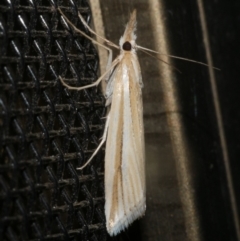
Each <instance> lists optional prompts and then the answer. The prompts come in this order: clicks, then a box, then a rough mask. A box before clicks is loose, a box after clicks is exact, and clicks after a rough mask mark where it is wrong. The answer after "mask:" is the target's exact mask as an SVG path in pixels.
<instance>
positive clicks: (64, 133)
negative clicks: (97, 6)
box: [0, 0, 106, 240]
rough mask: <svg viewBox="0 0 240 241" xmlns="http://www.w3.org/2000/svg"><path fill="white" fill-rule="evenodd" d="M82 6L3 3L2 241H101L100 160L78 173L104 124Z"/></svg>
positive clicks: (20, 0) (34, 0)
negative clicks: (83, 87) (76, 88)
mask: <svg viewBox="0 0 240 241" xmlns="http://www.w3.org/2000/svg"><path fill="white" fill-rule="evenodd" d="M58 6H59V7H61V9H62V11H63V12H64V13H65V14H66V15H67V16H68V17H69V18H70V19H71V21H73V23H74V24H75V25H76V26H77V27H78V28H80V29H82V30H84V31H86V29H84V27H83V26H82V25H81V22H80V20H79V19H78V17H77V11H78V10H79V11H80V12H81V13H82V15H83V16H84V17H85V19H86V21H87V22H90V18H91V15H90V8H89V5H88V3H87V1H85V0H78V1H77V0H71V1H57V0H16V1H14V0H1V2H0V28H1V32H0V51H1V53H0V54H1V58H0V65H1V68H0V91H1V94H0V115H1V117H0V125H1V127H0V131H1V133H0V138H1V139H0V143H1V154H0V155H1V156H0V160H1V162H0V210H1V224H0V240H105V237H106V232H105V224H104V212H103V205H104V185H103V153H99V154H98V155H97V156H96V158H95V159H94V161H93V162H92V163H91V165H89V166H88V167H86V168H85V169H84V170H83V171H77V170H76V168H77V167H78V166H81V165H82V164H83V163H84V162H86V161H87V159H88V158H89V156H90V155H91V153H92V152H93V150H94V149H95V148H96V146H97V145H98V143H99V138H100V137H101V135H102V130H103V126H104V119H102V117H103V116H104V114H105V109H104V102H105V100H104V98H103V96H102V95H101V92H100V91H99V90H97V89H96V88H90V89H87V90H83V91H79V92H77V91H69V90H68V89H66V88H64V87H63V86H62V84H61V83H60V81H59V79H58V76H59V75H61V76H62V77H63V78H65V80H66V82H67V83H69V84H71V85H76V86H79V85H86V84H88V83H91V82H93V81H94V80H96V79H97V71H98V56H97V52H96V49H95V48H94V46H93V45H92V43H91V41H89V40H87V39H86V38H83V37H81V36H80V35H79V34H78V35H77V34H76V33H74V32H73V31H72V30H71V28H69V27H67V25H66V24H64V21H62V18H61V15H60V14H59V12H58V11H57V7H58Z"/></svg>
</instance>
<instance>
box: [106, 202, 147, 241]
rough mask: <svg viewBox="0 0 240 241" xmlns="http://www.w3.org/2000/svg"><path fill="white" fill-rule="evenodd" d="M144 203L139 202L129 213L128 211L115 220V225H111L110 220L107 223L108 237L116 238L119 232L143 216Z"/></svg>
mask: <svg viewBox="0 0 240 241" xmlns="http://www.w3.org/2000/svg"><path fill="white" fill-rule="evenodd" d="M145 210H146V202H145V199H144V200H142V201H141V202H139V204H137V205H136V206H135V207H134V208H133V209H132V210H131V211H130V210H129V212H128V213H126V215H124V216H123V217H121V218H120V219H118V220H116V221H115V223H113V222H112V223H111V220H109V222H107V231H108V233H109V235H110V236H116V235H117V234H119V233H120V232H121V231H123V230H124V229H126V228H127V227H128V226H129V225H130V224H131V223H132V222H133V221H135V220H136V219H138V218H141V217H142V216H143V215H144V214H145Z"/></svg>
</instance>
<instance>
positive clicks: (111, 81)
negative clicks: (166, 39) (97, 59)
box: [59, 9, 206, 236]
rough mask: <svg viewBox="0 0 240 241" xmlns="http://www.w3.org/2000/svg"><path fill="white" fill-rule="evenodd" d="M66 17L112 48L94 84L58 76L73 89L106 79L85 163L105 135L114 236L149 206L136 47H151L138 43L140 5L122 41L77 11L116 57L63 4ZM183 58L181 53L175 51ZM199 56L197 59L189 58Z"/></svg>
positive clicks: (108, 218) (110, 227)
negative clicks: (97, 129) (101, 117)
mask: <svg viewBox="0 0 240 241" xmlns="http://www.w3.org/2000/svg"><path fill="white" fill-rule="evenodd" d="M59 11H60V13H61V14H62V16H63V17H64V19H65V20H66V21H67V22H68V23H69V24H70V25H71V26H72V28H73V29H74V30H75V31H76V32H79V33H80V34H82V35H83V36H85V37H86V38H88V39H90V40H91V41H92V42H93V43H95V44H97V45H99V46H102V47H103V48H105V49H107V50H108V51H109V60H108V64H107V70H106V72H105V73H104V74H103V75H102V76H101V77H100V78H99V79H98V80H97V81H96V82H94V83H93V84H90V85H87V86H83V87H73V86H69V85H68V84H66V83H65V82H64V80H63V79H62V78H61V76H59V79H60V81H61V82H62V84H63V85H64V86H66V87H67V88H69V89H72V90H83V89H86V88H91V87H94V86H97V85H98V84H99V83H100V82H101V81H102V80H103V79H104V78H106V79H107V87H106V91H105V97H106V106H111V108H110V111H109V113H108V115H107V118H106V124H105V129H104V133H103V137H102V140H101V142H100V144H99V146H98V147H97V148H96V150H95V151H94V153H93V154H92V156H91V158H90V159H89V160H88V161H87V162H86V163H85V164H84V165H83V166H82V167H80V168H77V169H83V168H84V167H85V166H87V165H88V164H89V163H90V161H91V160H92V159H93V157H94V156H95V155H96V153H97V152H98V151H99V149H100V148H101V147H102V145H103V144H104V143H105V141H106V150H105V181H104V182H105V216H106V227H107V231H108V233H109V234H110V235H111V236H114V235H117V234H118V233H120V232H121V231H122V230H124V229H125V228H127V227H128V226H129V224H131V223H132V222H133V221H134V220H136V219H138V218H140V217H141V216H143V215H144V213H145V210H146V185H145V147H144V128H143V106H142V91H141V89H142V87H143V82H142V76H141V70H140V65H139V62H138V57H137V53H136V51H137V49H141V50H147V51H150V52H153V53H157V54H159V53H158V52H155V51H153V50H149V49H146V48H144V47H141V46H138V45H137V44H136V34H135V31H136V10H134V11H133V12H132V14H131V15H130V19H129V22H128V24H127V26H126V28H125V31H124V34H123V36H122V37H121V38H120V41H119V47H118V46H117V45H115V44H114V43H112V42H110V41H108V40H105V39H104V38H102V37H101V36H99V35H97V34H96V33H95V32H94V31H93V30H92V29H91V28H90V27H89V26H88V25H87V23H86V22H85V20H84V18H83V17H82V16H81V14H80V13H79V14H78V16H79V18H80V19H81V21H82V23H83V24H84V25H85V27H86V28H88V30H89V31H90V32H91V33H93V34H95V35H97V36H98V37H101V38H102V39H104V40H105V42H106V43H107V44H108V45H111V46H113V47H115V48H118V49H119V50H120V54H119V55H118V57H117V58H116V59H115V60H114V61H112V51H111V49H110V48H108V47H106V46H105V45H102V44H100V43H98V42H97V41H95V40H94V39H92V38H91V37H89V36H88V35H86V34H85V33H84V32H82V31H81V30H79V29H77V28H76V27H75V26H74V25H73V24H72V23H71V22H70V20H68V19H67V17H66V16H65V15H64V14H63V12H62V11H61V10H60V9H59ZM171 57H175V58H179V59H183V58H181V57H176V56H171ZM185 60H187V61H191V62H196V63H199V64H202V65H206V64H204V63H201V62H197V61H194V60H189V59H185Z"/></svg>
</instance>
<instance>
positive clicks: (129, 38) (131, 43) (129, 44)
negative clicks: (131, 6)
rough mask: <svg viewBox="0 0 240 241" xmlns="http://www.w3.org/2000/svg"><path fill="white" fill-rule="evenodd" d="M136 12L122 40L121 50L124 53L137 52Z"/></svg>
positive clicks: (120, 43) (120, 42)
mask: <svg viewBox="0 0 240 241" xmlns="http://www.w3.org/2000/svg"><path fill="white" fill-rule="evenodd" d="M136 25H137V22H136V10H134V11H133V12H132V14H131V16H130V19H129V21H128V24H127V26H126V29H125V31H124V34H123V36H122V37H121V38H120V41H119V45H120V49H121V50H124V51H132V50H135V47H136V43H135V41H136V38H137V36H136V34H135V31H136Z"/></svg>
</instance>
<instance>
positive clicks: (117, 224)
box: [105, 11, 146, 235]
mask: <svg viewBox="0 0 240 241" xmlns="http://www.w3.org/2000/svg"><path fill="white" fill-rule="evenodd" d="M135 26H136V12H135V11H134V12H133V13H132V15H131V18H130V21H129V23H128V25H127V27H126V30H125V32H124V35H123V37H122V38H121V39H120V48H121V54H120V58H121V61H120V63H119V65H118V67H117V68H116V70H115V74H114V78H113V80H112V83H111V84H113V88H112V89H113V93H112V104H111V112H110V117H109V118H110V120H109V128H108V134H107V143H106V154H105V198H106V200H105V201H106V202H105V215H106V225H107V230H108V232H109V234H110V235H116V234H117V233H119V232H120V231H121V230H123V229H125V228H126V227H127V226H128V225H129V224H130V223H132V222H133V221H134V220H135V219H137V218H139V217H141V216H142V215H143V214H144V212H145V208H146V205H145V198H146V195H145V151H144V130H143V120H142V118H143V109H142V96H141V95H142V94H141V88H142V79H141V72H140V67H139V63H138V58H137V55H136V51H135V39H136V35H135V34H134V30H135ZM113 143H114V145H113Z"/></svg>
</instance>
